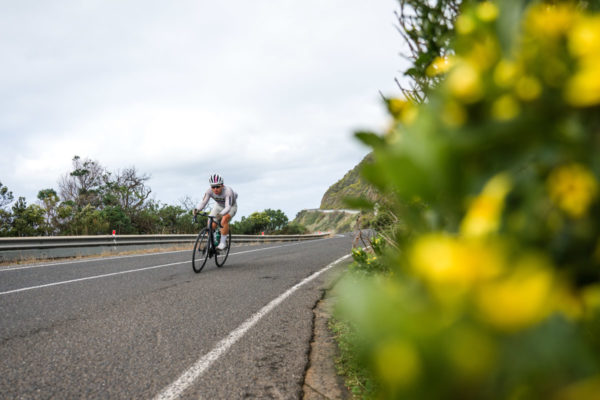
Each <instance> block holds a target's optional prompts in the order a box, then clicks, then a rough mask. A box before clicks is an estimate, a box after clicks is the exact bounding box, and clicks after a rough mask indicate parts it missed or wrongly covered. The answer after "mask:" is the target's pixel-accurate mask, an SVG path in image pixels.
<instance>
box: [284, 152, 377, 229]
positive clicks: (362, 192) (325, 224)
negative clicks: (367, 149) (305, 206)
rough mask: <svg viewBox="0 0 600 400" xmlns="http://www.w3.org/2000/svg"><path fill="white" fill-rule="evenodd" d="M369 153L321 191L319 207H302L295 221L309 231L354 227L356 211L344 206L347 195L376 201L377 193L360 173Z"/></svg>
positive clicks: (369, 155)
mask: <svg viewBox="0 0 600 400" xmlns="http://www.w3.org/2000/svg"><path fill="white" fill-rule="evenodd" d="M372 159H373V156H372V154H371V153H370V154H368V155H367V156H366V157H365V158H363V159H362V161H361V162H360V163H358V165H356V166H355V167H354V168H352V169H351V170H350V171H348V172H347V173H346V175H344V177H343V178H342V179H340V180H339V181H337V182H336V183H334V184H333V185H332V186H331V187H329V189H327V191H326V192H325V194H324V195H323V198H322V199H321V206H320V209H318V210H315V209H313V210H302V211H300V212H299V213H298V214H297V215H296V218H295V219H294V222H295V223H299V224H302V225H304V226H305V227H306V228H307V229H308V230H309V231H311V232H318V231H321V232H326V231H330V232H336V233H341V232H350V231H353V230H354V229H355V228H356V221H357V218H358V215H359V214H358V213H357V212H353V211H347V210H344V208H346V207H347V206H346V204H345V203H344V199H345V198H346V197H362V198H365V199H367V200H370V201H373V202H374V201H376V199H377V193H376V192H375V190H374V189H373V188H372V187H371V186H370V185H368V184H367V183H366V182H365V180H364V179H363V178H362V177H361V176H360V169H361V168H362V166H363V165H364V164H365V163H368V162H371V160H372Z"/></svg>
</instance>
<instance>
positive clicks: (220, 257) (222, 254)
mask: <svg viewBox="0 0 600 400" xmlns="http://www.w3.org/2000/svg"><path fill="white" fill-rule="evenodd" d="M230 247H231V231H229V233H228V234H227V247H225V248H224V249H223V250H217V254H215V263H216V264H217V267H219V268H220V267H222V266H223V264H225V260H227V257H228V256H229V248H230Z"/></svg>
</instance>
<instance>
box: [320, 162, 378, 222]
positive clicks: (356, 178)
mask: <svg viewBox="0 0 600 400" xmlns="http://www.w3.org/2000/svg"><path fill="white" fill-rule="evenodd" d="M372 159H373V155H372V153H369V154H367V155H366V156H365V158H363V159H362V161H361V162H360V163H358V165H357V166H355V167H354V168H352V169H351V170H350V171H348V172H347V173H346V175H344V177H343V178H342V179H340V180H339V181H337V182H336V183H334V184H333V185H332V186H331V187H330V188H329V189H327V191H326V192H325V194H324V195H323V198H322V199H321V207H320V208H321V209H323V210H339V209H342V208H345V207H346V205H345V204H344V198H346V197H362V198H366V199H367V200H370V201H375V200H376V197H377V194H376V192H375V190H374V189H373V188H372V187H371V186H369V185H368V184H367V183H366V182H365V180H364V179H363V178H362V177H361V176H360V169H361V167H362V166H363V165H364V164H365V163H369V162H371V161H372Z"/></svg>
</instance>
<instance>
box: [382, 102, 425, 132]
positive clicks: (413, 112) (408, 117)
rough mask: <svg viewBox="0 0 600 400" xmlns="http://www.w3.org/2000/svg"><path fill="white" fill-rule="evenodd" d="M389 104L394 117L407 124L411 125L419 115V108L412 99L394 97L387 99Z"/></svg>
mask: <svg viewBox="0 0 600 400" xmlns="http://www.w3.org/2000/svg"><path fill="white" fill-rule="evenodd" d="M387 106H388V110H389V112H390V114H392V116H393V117H394V119H395V120H396V121H400V122H402V123H403V124H405V125H410V124H411V123H412V122H413V121H414V120H415V118H416V116H417V112H418V109H417V107H416V106H415V105H414V104H413V103H411V102H410V101H407V100H403V99H396V98H392V99H389V100H387Z"/></svg>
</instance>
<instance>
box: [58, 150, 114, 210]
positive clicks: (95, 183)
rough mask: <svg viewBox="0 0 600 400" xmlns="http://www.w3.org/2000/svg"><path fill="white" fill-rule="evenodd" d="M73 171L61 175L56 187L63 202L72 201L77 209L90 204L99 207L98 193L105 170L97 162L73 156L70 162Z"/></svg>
mask: <svg viewBox="0 0 600 400" xmlns="http://www.w3.org/2000/svg"><path fill="white" fill-rule="evenodd" d="M72 164H73V171H71V172H69V173H66V174H65V175H63V176H62V177H61V179H60V181H59V184H58V187H59V191H60V197H61V198H62V200H63V201H72V202H73V203H74V204H75V205H76V206H77V207H78V208H83V207H84V206H86V205H88V204H91V205H93V206H94V207H98V206H99V205H100V191H101V188H102V185H103V183H104V176H105V175H106V170H105V168H104V167H103V166H101V165H100V164H99V163H98V161H93V160H90V159H89V158H86V159H85V160H83V161H82V160H81V157H79V156H75V157H73V160H72Z"/></svg>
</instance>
